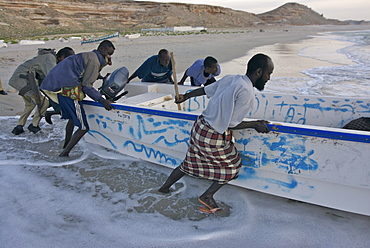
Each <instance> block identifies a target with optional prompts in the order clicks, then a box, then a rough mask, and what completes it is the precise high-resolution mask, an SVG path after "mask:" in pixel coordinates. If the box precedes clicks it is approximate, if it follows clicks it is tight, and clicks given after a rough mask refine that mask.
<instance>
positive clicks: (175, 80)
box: [170, 52, 181, 110]
mask: <svg viewBox="0 0 370 248" xmlns="http://www.w3.org/2000/svg"><path fill="white" fill-rule="evenodd" d="M170 55H171V63H172V72H173V83H174V85H175V94H176V98H177V99H178V98H179V86H178V85H177V76H176V68H175V59H174V57H173V52H171V53H170ZM177 108H178V110H181V105H180V103H178V104H177Z"/></svg>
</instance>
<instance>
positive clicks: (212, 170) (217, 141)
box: [180, 116, 242, 184]
mask: <svg viewBox="0 0 370 248" xmlns="http://www.w3.org/2000/svg"><path fill="white" fill-rule="evenodd" d="M241 166H242V163H241V158H240V155H239V153H238V151H237V150H236V148H235V146H234V143H233V133H232V131H229V130H227V131H226V132H225V133H223V134H220V133H218V132H217V131H216V130H214V129H213V128H212V127H211V126H210V125H209V124H208V123H207V122H206V121H205V120H204V118H203V116H199V117H198V119H197V120H196V121H195V123H194V125H193V128H192V130H191V136H190V145H189V148H188V151H187V153H186V157H185V159H184V161H183V162H182V164H181V165H180V170H181V171H182V172H184V173H186V174H188V175H190V176H193V177H197V178H205V179H209V180H213V181H216V182H218V183H220V184H225V183H228V182H229V181H230V180H232V179H235V178H237V177H238V174H239V170H240V167H241Z"/></svg>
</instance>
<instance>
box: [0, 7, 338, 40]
mask: <svg viewBox="0 0 370 248" xmlns="http://www.w3.org/2000/svg"><path fill="white" fill-rule="evenodd" d="M283 7H284V8H283ZM283 7H281V8H279V9H277V10H274V11H271V12H268V13H265V14H262V15H255V14H252V13H248V12H244V11H236V10H232V9H229V8H222V7H217V6H210V5H198V4H197V5H195V4H180V3H156V2H136V1H130V0H126V1H125V0H100V1H98V0H58V1H55V0H23V1H20V0H0V38H19V37H22V36H35V35H45V34H56V33H72V32H93V31H107V30H114V31H117V30H120V31H122V30H128V29H135V28H137V29H139V28H148V27H164V26H205V27H207V28H212V27H215V28H216V27H217V28H227V27H243V28H244V27H250V26H255V25H263V24H269V23H287V24H293V25H304V24H339V23H340V22H338V21H333V20H327V19H325V18H324V17H322V16H320V15H319V17H320V18H317V15H318V14H317V15H316V14H313V13H312V12H314V11H312V10H311V9H309V8H307V7H306V6H303V5H300V4H290V5H284V6H283ZM284 13H289V14H285V15H284ZM314 13H316V12H314ZM316 19H317V20H318V19H320V20H321V21H320V23H318V22H317V21H316V22H315V20H316Z"/></svg>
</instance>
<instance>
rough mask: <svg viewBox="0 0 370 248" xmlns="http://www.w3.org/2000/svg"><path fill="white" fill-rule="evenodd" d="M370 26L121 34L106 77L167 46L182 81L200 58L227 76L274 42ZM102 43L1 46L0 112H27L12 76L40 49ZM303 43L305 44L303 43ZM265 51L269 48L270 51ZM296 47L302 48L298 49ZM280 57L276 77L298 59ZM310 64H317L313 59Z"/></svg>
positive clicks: (82, 49) (83, 49)
mask: <svg viewBox="0 0 370 248" xmlns="http://www.w3.org/2000/svg"><path fill="white" fill-rule="evenodd" d="M368 29H370V26H367V25H343V26H333V25H321V26H268V27H265V28H262V29H250V30H248V29H225V33H217V34H213V33H210V34H199V35H196V34H190V35H178V36H176V35H171V36H142V37H140V38H138V39H131V40H130V39H127V38H124V37H120V38H119V39H118V41H116V42H114V45H115V47H116V51H115V53H114V54H113V56H112V61H113V65H112V66H106V67H105V68H104V69H103V70H102V72H101V74H102V75H105V74H106V73H108V72H112V71H113V70H115V69H117V68H119V67H122V66H126V67H127V68H128V69H129V71H130V74H131V73H133V71H135V70H136V69H137V67H139V66H140V65H141V63H143V62H144V61H145V60H146V59H147V58H148V57H150V56H152V55H154V54H157V53H158V51H159V50H160V49H162V48H166V49H167V50H169V51H170V52H173V53H174V56H175V61H176V72H177V78H178V79H180V78H181V77H182V75H183V73H184V71H185V70H186V69H187V68H188V67H189V66H190V65H191V64H192V63H193V62H194V61H195V60H197V59H200V58H205V57H207V56H213V57H215V58H216V59H217V60H218V61H219V63H220V64H221V65H222V66H224V67H225V70H223V69H222V68H221V75H220V77H223V76H225V75H227V74H243V73H244V72H245V69H240V70H239V69H236V71H235V72H234V73H230V72H229V71H230V70H227V69H226V67H227V63H230V62H231V61H235V60H240V59H241V60H243V59H245V63H246V62H247V60H248V59H249V57H250V56H252V55H253V54H251V53H256V52H257V50H258V52H263V53H266V54H267V55H269V56H270V54H269V52H270V53H271V52H272V51H271V48H273V47H274V46H278V45H279V44H280V46H281V45H287V44H290V46H293V45H294V44H299V43H301V44H304V41H306V40H311V39H314V38H313V36H318V35H319V34H320V33H323V32H333V31H353V30H368ZM234 31H235V32H234ZM97 45H98V43H92V44H84V45H80V41H78V40H76V41H70V42H60V41H57V40H53V41H46V43H45V44H43V45H19V44H10V45H9V46H8V47H7V48H1V49H0V75H1V80H2V82H3V88H4V90H5V91H7V92H8V95H5V96H3V95H2V96H0V110H1V111H0V112H1V113H0V116H15V115H19V113H20V112H22V110H23V108H24V103H23V100H22V99H21V97H20V96H18V92H16V91H15V90H14V89H13V88H11V87H10V86H8V80H9V78H10V77H11V75H12V73H13V71H14V70H15V69H16V67H17V66H18V65H20V64H21V63H23V62H24V61H26V60H28V59H30V58H32V57H34V56H36V54H37V48H39V47H48V48H55V49H56V50H59V49H61V48H63V47H66V46H70V47H72V48H73V49H74V50H75V52H76V53H80V52H86V51H91V50H93V49H96V47H97ZM298 47H300V46H299V45H298ZM256 49H257V50H256ZM260 49H262V50H260ZM264 49H266V51H265V50H264ZM296 49H298V48H297V47H296ZM268 50H270V51H268ZM287 52H288V53H290V54H291V55H293V56H292V58H294V51H287ZM295 55H296V54H295ZM274 56H275V55H274ZM274 56H272V55H271V57H272V58H273V60H276V61H274V63H275V64H276V69H275V73H274V74H275V75H274V74H273V75H272V77H277V76H278V75H284V73H283V72H284V71H290V70H291V69H292V68H289V64H291V63H292V61H294V60H290V59H289V60H288V59H287V58H286V57H285V56H283V57H279V58H278V59H275V58H274ZM296 56H298V55H296ZM301 59H302V57H300V60H301ZM283 64H284V65H283ZM301 64H302V63H301ZM310 64H315V63H313V62H312V61H311V63H310ZM284 66H285V67H284ZM293 66H294V67H296V68H295V69H294V70H295V75H296V74H297V72H296V71H297V69H298V67H297V65H296V64H293ZM305 66H307V65H305ZM239 68H242V67H239ZM299 70H300V69H299ZM279 71H280V72H279ZM302 77H303V74H302ZM135 80H138V79H135ZM135 80H134V81H135ZM100 84H101V81H100V80H98V81H97V82H96V83H95V87H96V88H97V87H99V86H100Z"/></svg>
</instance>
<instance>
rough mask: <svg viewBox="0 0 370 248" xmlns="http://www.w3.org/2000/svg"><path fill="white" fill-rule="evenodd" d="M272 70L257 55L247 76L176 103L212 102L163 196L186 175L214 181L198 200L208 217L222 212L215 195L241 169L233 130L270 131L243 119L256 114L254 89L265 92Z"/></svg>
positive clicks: (196, 125) (224, 81) (268, 61)
mask: <svg viewBox="0 0 370 248" xmlns="http://www.w3.org/2000/svg"><path fill="white" fill-rule="evenodd" d="M273 70H274V64H273V62H272V60H271V58H270V57H268V56H267V55H264V54H256V55H254V56H253V57H252V58H251V59H250V60H249V62H248V68H247V72H246V75H228V76H225V77H223V78H222V79H220V80H219V81H217V82H215V83H213V84H210V85H208V86H205V87H202V88H198V89H196V90H193V91H191V92H188V93H186V94H184V95H179V97H178V98H176V103H181V102H184V101H186V100H187V99H189V98H191V97H195V96H201V95H207V97H208V98H210V100H209V103H208V105H207V108H206V109H205V110H203V112H202V114H201V115H200V116H199V117H198V118H197V120H196V121H195V123H194V125H193V128H192V130H191V135H190V144H189V147H188V151H187V153H186V157H185V159H184V161H183V162H182V163H181V164H180V165H179V166H178V167H177V168H175V169H174V170H173V171H172V173H171V175H170V176H169V177H168V178H167V180H166V182H165V183H164V184H163V186H162V187H161V188H160V189H159V191H160V192H162V193H168V192H170V187H171V186H172V185H173V184H174V183H175V182H177V181H178V180H179V179H180V178H181V177H183V176H184V175H185V174H187V175H190V176H193V177H196V178H205V179H209V180H212V181H213V183H212V185H211V186H210V187H209V188H208V189H207V190H206V191H205V192H204V193H203V194H202V195H201V196H200V197H199V198H198V200H199V202H200V203H201V204H203V205H204V206H206V207H205V208H204V207H201V208H199V210H200V211H203V212H207V213H216V212H217V211H220V210H221V209H220V208H219V206H218V205H217V203H216V201H215V200H214V198H213V195H214V194H215V193H216V192H217V191H218V190H219V189H220V188H221V187H222V186H223V185H225V184H227V183H228V182H229V181H230V180H233V179H236V178H237V177H238V174H239V170H240V168H241V166H242V163H241V158H240V155H239V153H238V151H237V150H236V148H235V146H234V143H233V133H232V130H233V129H244V128H254V129H255V130H256V131H257V132H261V133H267V132H269V131H270V130H269V128H268V126H267V125H266V123H267V121H263V120H258V121H243V119H244V118H245V117H246V116H247V115H248V114H249V113H250V112H251V111H252V110H253V106H254V99H255V95H254V89H253V87H256V88H257V89H258V90H259V91H262V90H263V89H264V87H265V84H266V83H267V81H268V80H270V75H271V74H272V72H273Z"/></svg>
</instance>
